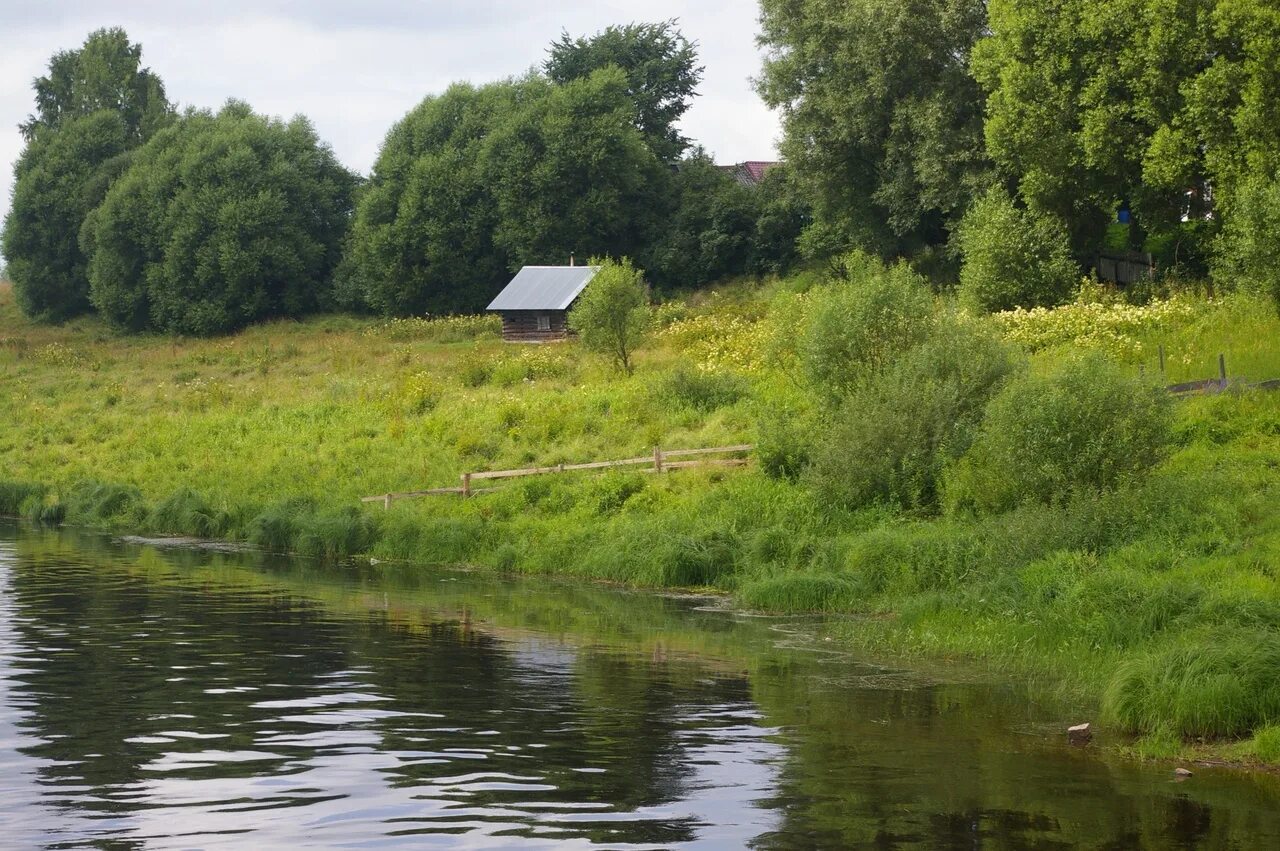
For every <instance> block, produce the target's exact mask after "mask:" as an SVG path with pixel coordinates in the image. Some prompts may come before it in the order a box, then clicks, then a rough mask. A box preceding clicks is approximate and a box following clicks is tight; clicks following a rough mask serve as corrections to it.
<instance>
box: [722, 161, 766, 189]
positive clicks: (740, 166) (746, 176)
mask: <svg viewBox="0 0 1280 851" xmlns="http://www.w3.org/2000/svg"><path fill="white" fill-rule="evenodd" d="M776 165H781V163H778V162H776V161H771V160H747V161H746V162H740V163H734V164H733V165H722V166H717V168H719V169H720V170H721V171H724V172H727V173H728V174H729V175H730V176H732V177H733V178H734V179H735V180H737V181H738V182H739V183H741V184H742V185H743V186H755V185H757V184H759V183H760V181H762V180H764V176H765V174H767V173H768V171H769V169H771V168H773V167H774V166H776Z"/></svg>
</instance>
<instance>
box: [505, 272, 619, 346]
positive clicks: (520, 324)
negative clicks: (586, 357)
mask: <svg viewBox="0 0 1280 851" xmlns="http://www.w3.org/2000/svg"><path fill="white" fill-rule="evenodd" d="M598 271H599V267H598V266H574V265H572V264H571V265H568V266H525V267H524V268H523V269H521V270H520V272H519V273H518V274H517V275H516V276H515V277H514V278H512V279H511V283H509V284H507V286H506V287H505V288H503V290H502V292H500V293H498V297H497V298H495V299H494V300H493V301H492V302H490V303H489V307H488V308H487V309H488V310H489V311H490V312H493V313H497V314H499V315H500V316H501V317H502V339H504V340H506V341H507V342H510V343H544V342H548V341H551V340H564V339H566V338H567V337H568V336H569V333H570V332H569V321H568V320H569V308H570V307H572V306H573V303H574V301H576V300H577V298H578V296H580V295H582V291H583V290H585V289H586V288H587V284H589V283H590V282H591V279H592V278H594V277H595V274H596V272H598Z"/></svg>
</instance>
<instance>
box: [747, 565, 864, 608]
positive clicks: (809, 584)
mask: <svg viewBox="0 0 1280 851" xmlns="http://www.w3.org/2000/svg"><path fill="white" fill-rule="evenodd" d="M734 598H735V600H736V601H737V602H738V604H739V605H741V606H744V607H745V608H748V609H754V610H756V611H766V612H769V611H772V612H848V611H851V610H856V609H857V608H858V606H859V604H860V603H861V602H862V601H863V599H864V594H863V592H862V589H861V588H860V587H859V586H858V584H857V583H856V582H853V581H851V580H850V579H849V578H848V577H846V576H839V575H834V574H823V573H785V574H780V575H776V576H767V577H765V578H763V579H758V580H756V581H754V582H751V583H749V584H747V585H745V586H744V587H742V588H741V589H739V590H738V593H737V594H735V595H734Z"/></svg>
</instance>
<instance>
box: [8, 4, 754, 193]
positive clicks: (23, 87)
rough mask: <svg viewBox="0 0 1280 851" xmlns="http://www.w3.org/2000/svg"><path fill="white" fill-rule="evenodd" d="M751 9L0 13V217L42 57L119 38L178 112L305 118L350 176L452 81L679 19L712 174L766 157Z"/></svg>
mask: <svg viewBox="0 0 1280 851" xmlns="http://www.w3.org/2000/svg"><path fill="white" fill-rule="evenodd" d="M757 11H758V10H757V6H756V3H755V2H753V0H645V2H622V1H621V0H612V1H611V2H609V1H608V0H601V1H599V2H591V0H470V2H445V0H418V2H413V0H356V2H351V0H292V2H291V1H290V0H274V2H273V0H256V2H255V0H220V2H189V0H133V2H104V1H103V0H0V32H3V33H4V36H5V37H4V47H3V49H0V162H2V163H4V165H3V167H2V168H0V214H2V213H3V212H4V211H5V210H7V209H8V206H9V194H10V189H11V183H12V180H13V165H12V164H13V160H14V159H15V158H16V157H17V156H18V154H19V152H20V151H21V150H22V137H21V135H19V133H18V130H17V125H18V123H19V122H20V121H22V120H23V119H24V118H26V116H27V115H28V114H29V113H31V112H32V110H33V100H32V90H31V81H32V79H34V78H35V77H37V76H39V75H41V74H43V73H45V71H46V69H47V66H48V62H49V57H50V56H51V55H52V54H53V53H55V52H56V51H58V50H64V49H70V48H75V47H78V46H79V45H80V44H81V43H82V42H83V41H84V37H85V36H86V35H87V34H88V33H89V32H90V31H91V30H94V29H97V28H99V27H107V26H123V27H124V28H125V29H126V30H127V31H128V33H129V36H130V38H131V39H132V40H133V41H140V42H141V43H142V49H143V55H142V58H143V64H144V65H147V66H150V67H151V68H152V69H153V70H154V71H156V72H157V73H158V74H159V75H160V76H161V78H163V80H164V83H165V87H166V89H167V91H168V95H169V99H170V100H172V101H174V102H176V103H178V104H179V105H181V106H187V105H194V106H200V107H217V106H219V105H221V104H222V103H223V102H224V101H225V100H226V99H227V98H229V97H236V98H239V99H242V100H246V101H248V102H249V103H250V104H252V105H253V108H254V109H255V110H257V111H259V112H265V113H269V114H272V115H280V116H285V117H288V116H291V115H294V114H296V113H303V114H305V115H307V116H309V117H310V118H311V120H312V121H313V122H315V125H316V129H317V130H318V131H319V133H320V136H321V137H322V138H323V139H325V140H327V141H328V142H329V143H330V144H331V145H333V148H334V150H335V151H336V152H337V154H338V157H339V159H341V160H342V161H343V162H344V163H346V164H347V165H348V166H349V167H351V168H354V169H357V170H359V171H361V172H363V173H366V174H367V173H368V171H369V169H370V167H371V166H372V165H373V161H374V158H375V157H376V156H377V153H378V146H379V145H380V144H381V142H382V139H383V137H384V136H385V135H386V132H387V130H388V128H389V127H390V126H391V124H392V123H394V122H395V121H397V120H398V119H400V118H401V117H402V116H403V115H404V114H405V113H406V112H408V111H409V109H411V108H412V107H413V106H414V105H415V104H417V103H418V101H420V100H421V99H422V98H423V97H424V96H425V95H428V94H431V93H437V92H440V91H443V90H444V88H445V87H446V86H448V84H449V83H451V82H453V81H455V80H470V81H473V82H485V81H489V80H495V79H500V78H503V77H507V76H511V75H513V74H519V73H522V72H523V71H525V70H527V69H528V68H530V67H531V66H534V65H537V64H539V63H540V62H541V61H542V60H543V58H544V55H545V51H546V48H547V45H548V44H550V42H551V41H552V40H553V39H555V38H556V37H557V36H558V35H559V34H560V32H561V31H562V30H567V31H568V32H569V33H571V34H573V35H584V34H589V33H593V32H596V31H597V30H599V29H601V28H603V27H605V26H607V25H609V24H616V23H629V22H632V21H644V22H648V21H660V20H665V19H667V18H678V19H679V26H680V28H681V30H682V31H683V32H684V33H685V35H686V36H687V37H689V38H690V39H693V40H695V41H697V42H698V50H699V55H700V58H701V62H702V64H703V65H705V66H706V72H705V75H704V78H703V83H702V86H701V88H700V96H699V97H698V98H697V99H696V100H695V101H694V104H693V106H692V108H691V109H690V110H689V111H688V112H687V113H686V114H685V118H684V121H683V125H682V126H683V130H684V133H685V135H687V136H690V137H691V138H693V139H695V140H696V141H698V142H701V143H702V144H703V145H705V146H706V147H707V149H708V150H709V151H711V152H712V153H713V154H714V155H715V157H716V159H717V160H718V161H720V162H738V161H741V160H746V159H770V158H772V157H773V156H774V152H775V149H776V141H777V136H778V132H779V130H778V121H777V118H776V117H775V116H774V114H773V113H771V112H770V111H769V110H767V109H766V108H765V107H764V105H763V104H761V103H760V100H759V98H758V97H756V95H755V93H754V92H753V91H752V88H751V82H750V78H751V77H752V76H755V75H756V74H758V73H759V69H760V52H759V50H758V49H757V48H756V45H755V35H756V30H757V24H756V17H757Z"/></svg>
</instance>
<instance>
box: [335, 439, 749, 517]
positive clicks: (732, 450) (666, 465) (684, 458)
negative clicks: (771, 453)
mask: <svg viewBox="0 0 1280 851" xmlns="http://www.w3.org/2000/svg"><path fill="white" fill-rule="evenodd" d="M753 449H755V446H754V445H752V444H749V443H747V444H741V445H738V446H712V447H709V448H707V449H661V448H659V447H657V446H655V447H654V448H653V454H652V455H642V456H640V457H639V458H623V459H621V460H618V461H589V462H587V463H585V464H556V465H555V466H553V467H526V468H524V469H522V470H485V471H483V472H478V473H463V474H462V475H461V476H460V477H459V478H460V479H461V485H462V486H461V487H456V488H431V489H429V490H421V491H405V492H403V493H383V494H377V495H375V496H366V497H361V499H360V501H361V502H380V503H382V507H383V508H387V509H389V508H391V503H392V502H394V501H395V500H397V499H416V498H418V497H422V496H445V495H451V496H461V497H464V498H465V497H470V496H475V495H477V494H482V493H490V492H491V491H493V490H495V488H475V487H472V484H473V483H474V482H481V481H493V480H496V479H517V478H521V477H523V476H540V475H545V474H548V473H572V472H576V471H593V472H599V471H603V470H609V469H616V468H619V467H638V468H640V470H639V472H642V473H668V472H671V471H672V470H682V469H684V468H686V467H741V466H744V465H745V464H746V463H747V459H746V458H737V457H735V458H707V457H705V456H707V455H744V454H746V453H749V452H751V451H752V450H753ZM672 458H679V459H681V460H678V461H672V460H671V459H672Z"/></svg>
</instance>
